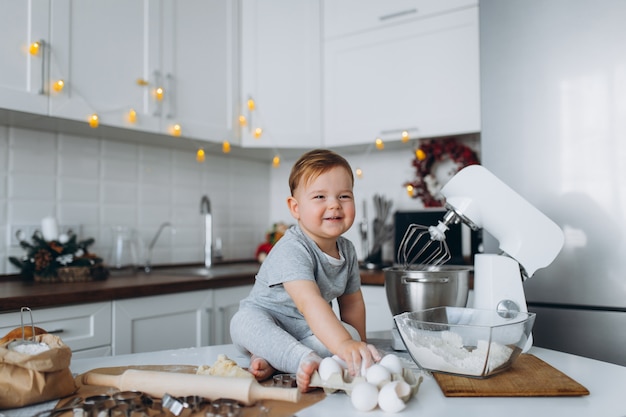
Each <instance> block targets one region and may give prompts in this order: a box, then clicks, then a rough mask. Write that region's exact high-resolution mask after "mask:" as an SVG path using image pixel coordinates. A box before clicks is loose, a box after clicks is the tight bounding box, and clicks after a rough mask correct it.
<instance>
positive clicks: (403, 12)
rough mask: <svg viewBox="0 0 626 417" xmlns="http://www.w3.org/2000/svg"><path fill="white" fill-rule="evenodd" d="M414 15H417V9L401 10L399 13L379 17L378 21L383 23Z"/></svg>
mask: <svg viewBox="0 0 626 417" xmlns="http://www.w3.org/2000/svg"><path fill="white" fill-rule="evenodd" d="M414 13H417V9H408V10H402V11H400V12H395V13H389V14H386V15H383V16H380V17H379V18H378V20H380V21H383V20H390V19H397V18H398V17H402V16H406V15H408V14H414Z"/></svg>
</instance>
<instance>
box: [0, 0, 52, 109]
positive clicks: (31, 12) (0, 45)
mask: <svg viewBox="0 0 626 417" xmlns="http://www.w3.org/2000/svg"><path fill="white" fill-rule="evenodd" d="M48 4H49V3H48V0H32V1H14V0H0V13H1V14H2V24H1V25H0V56H2V63H1V64H0V108H5V109H12V110H17V111H22V112H28V113H34V114H40V115H45V114H47V113H48V96H47V95H46V90H45V89H46V88H47V69H48V62H47V60H46V56H45V45H42V44H44V43H47V42H48V41H49V39H50V30H49V28H50V26H49V21H50V10H49V7H48ZM42 41H43V42H42ZM34 42H39V44H38V45H42V46H41V47H39V48H36V47H35V45H33V48H32V49H31V48H30V45H31V43H34ZM31 52H32V53H31Z"/></svg>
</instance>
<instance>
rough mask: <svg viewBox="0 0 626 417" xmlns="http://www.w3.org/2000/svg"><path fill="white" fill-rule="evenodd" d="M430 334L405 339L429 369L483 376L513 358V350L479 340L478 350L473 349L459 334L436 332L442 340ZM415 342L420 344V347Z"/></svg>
mask: <svg viewBox="0 0 626 417" xmlns="http://www.w3.org/2000/svg"><path fill="white" fill-rule="evenodd" d="M428 333H430V332H420V335H419V337H417V336H415V335H413V336H412V337H409V338H405V344H406V346H407V348H408V349H409V352H411V355H412V356H413V358H415V360H416V361H417V362H418V363H419V365H420V366H422V367H423V368H426V369H436V370H439V371H442V372H449V373H453V374H462V375H472V376H481V375H483V374H487V373H489V371H490V370H492V369H496V368H498V367H499V366H502V365H504V364H505V363H506V362H507V361H508V360H509V358H510V357H511V355H512V354H513V349H512V348H510V347H508V346H505V345H501V344H499V343H495V342H491V343H489V342H488V341H486V340H479V341H478V342H477V344H476V347H473V348H471V349H470V348H468V347H466V346H464V345H463V339H462V337H461V336H460V335H459V334H457V333H454V332H451V331H443V332H436V333H435V334H438V336H431V335H428ZM414 340H419V341H420V343H419V344H416V343H414V342H413V341H414ZM487 360H488V363H487Z"/></svg>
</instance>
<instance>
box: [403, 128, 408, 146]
mask: <svg viewBox="0 0 626 417" xmlns="http://www.w3.org/2000/svg"><path fill="white" fill-rule="evenodd" d="M408 141H409V132H407V131H406V130H403V131H402V143H407V142H408Z"/></svg>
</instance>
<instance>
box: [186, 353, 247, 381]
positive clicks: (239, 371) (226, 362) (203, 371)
mask: <svg viewBox="0 0 626 417" xmlns="http://www.w3.org/2000/svg"><path fill="white" fill-rule="evenodd" d="M196 374H198V375H213V376H232V377H235V378H254V375H252V374H251V373H250V372H248V371H246V370H245V369H243V368H242V367H240V366H239V365H237V363H236V362H235V361H234V360H232V359H230V358H229V357H228V356H226V355H224V354H220V355H218V356H217V361H215V363H214V364H213V366H208V365H200V366H198V370H197V371H196Z"/></svg>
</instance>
